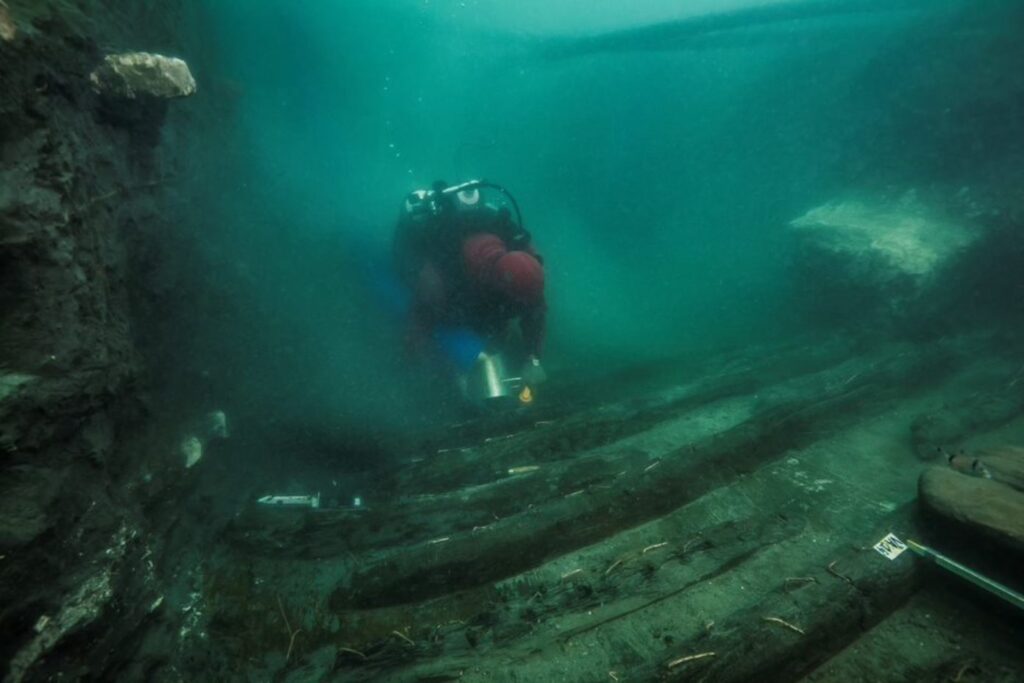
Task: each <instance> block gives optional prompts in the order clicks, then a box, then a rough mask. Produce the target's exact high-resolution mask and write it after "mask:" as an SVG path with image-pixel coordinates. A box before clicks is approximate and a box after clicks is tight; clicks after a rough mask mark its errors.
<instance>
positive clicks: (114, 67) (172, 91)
mask: <svg viewBox="0 0 1024 683" xmlns="http://www.w3.org/2000/svg"><path fill="white" fill-rule="evenodd" d="M89 80H90V82H91V83H92V87H93V90H95V91H96V92H97V93H100V94H102V95H108V96H111V97H119V98H124V99H129V100H134V99H138V98H140V97H147V96H148V97H153V98H156V99H163V100H169V99H173V98H176V97H188V96H189V95H192V94H193V93H195V91H196V81H195V79H194V78H193V77H192V72H191V71H190V70H189V68H188V64H186V63H185V61H184V60H181V59H178V58H176V57H165V56H163V55H157V54H151V53H148V52H124V53H120V54H114V55H107V57H106V59H104V60H103V64H101V65H100V66H98V67H97V68H96V69H95V70H94V71H93V72H92V73H91V74H90V75H89Z"/></svg>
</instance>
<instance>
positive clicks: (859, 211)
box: [790, 190, 983, 323]
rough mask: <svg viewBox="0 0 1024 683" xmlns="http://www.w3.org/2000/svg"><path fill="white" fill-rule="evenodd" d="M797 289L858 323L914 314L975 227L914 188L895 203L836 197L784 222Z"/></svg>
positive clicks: (974, 238) (977, 233) (975, 235)
mask: <svg viewBox="0 0 1024 683" xmlns="http://www.w3.org/2000/svg"><path fill="white" fill-rule="evenodd" d="M790 228H791V230H792V232H793V235H794V236H795V238H796V240H797V245H798V255H797V263H796V266H797V269H798V272H799V278H800V288H801V290H802V291H803V292H804V294H805V295H806V297H807V298H808V301H809V302H810V304H811V307H812V308H813V309H815V310H817V311H818V312H819V313H821V314H823V315H825V316H831V317H833V318H836V319H846V320H847V321H850V322H858V323H860V322H863V320H864V319H865V318H866V317H869V316H872V315H875V316H879V315H880V316H884V317H885V318H888V319H889V320H899V319H901V318H905V317H907V316H909V315H912V314H913V312H914V311H915V309H916V308H917V307H918V306H919V304H920V302H921V300H922V299H924V298H925V297H927V296H929V295H930V294H931V293H932V292H933V291H934V290H935V289H936V287H940V286H941V285H942V280H943V278H944V277H945V276H946V275H947V274H948V273H949V272H950V271H951V270H952V269H954V268H955V267H956V266H957V264H958V261H959V260H960V259H961V258H962V257H963V256H964V254H965V253H966V251H967V250H968V248H969V247H971V246H972V245H973V244H975V243H976V242H978V241H979V240H980V239H981V238H982V237H983V231H982V229H981V228H980V227H978V226H976V225H973V224H971V223H970V222H969V221H967V220H966V219H960V218H953V217H950V216H948V215H945V214H944V212H943V211H941V210H939V209H937V208H936V207H934V206H930V205H929V204H928V203H927V202H925V201H923V200H921V199H920V198H919V197H918V195H917V193H916V192H915V191H913V190H911V191H908V192H906V193H904V194H903V196H902V197H900V198H899V199H896V200H893V199H888V198H878V197H876V198H859V199H854V198H849V199H838V200H834V201H831V202H828V203H826V204H824V205H822V206H818V207H816V208H813V209H811V210H810V211H808V212H807V213H805V214H804V215H803V216H801V217H799V218H797V219H796V220H794V221H792V222H791V223H790Z"/></svg>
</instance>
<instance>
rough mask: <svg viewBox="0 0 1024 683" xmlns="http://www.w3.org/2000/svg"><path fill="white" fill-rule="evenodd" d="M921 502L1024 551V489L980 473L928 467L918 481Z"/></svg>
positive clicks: (935, 510) (1008, 545) (986, 535)
mask: <svg viewBox="0 0 1024 683" xmlns="http://www.w3.org/2000/svg"><path fill="white" fill-rule="evenodd" d="M918 491H919V494H920V497H921V502H922V503H923V504H924V505H925V507H926V508H927V509H928V510H930V511H932V512H934V513H935V514H938V515H939V516H941V517H943V518H945V519H948V520H951V521H953V522H956V523H958V524H960V525H962V526H964V527H965V528H967V529H970V530H971V531H974V532H977V533H978V534H980V535H982V536H985V537H987V538H990V539H992V540H994V541H996V542H997V543H999V544H1000V545H1003V546H1004V547H1006V548H1008V549H1011V550H1014V551H1017V552H1024V493H1021V492H1020V491H1018V490H1015V489H1014V488H1012V487H1011V486H1008V485H1007V484H1005V483H1003V482H1000V481H996V480H994V479H989V478H986V477H982V476H968V475H966V474H963V473H960V472H957V471H955V470H953V469H950V468H948V467H930V468H928V469H927V470H925V472H924V473H923V474H922V475H921V479H920V481H919V484H918Z"/></svg>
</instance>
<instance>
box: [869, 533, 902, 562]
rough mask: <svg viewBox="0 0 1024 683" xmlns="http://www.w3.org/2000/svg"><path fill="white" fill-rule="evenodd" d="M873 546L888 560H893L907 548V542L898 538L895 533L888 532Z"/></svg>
mask: <svg viewBox="0 0 1024 683" xmlns="http://www.w3.org/2000/svg"><path fill="white" fill-rule="evenodd" d="M873 547H874V549H875V550H877V551H878V554H879V555H882V556H883V557H885V558H886V559H889V560H895V559H896V558H897V557H899V556H900V555H902V554H903V551H905V550H906V549H907V544H906V543H904V542H903V541H901V540H900V539H898V538H897V537H896V534H893V533H890V534H888V535H886V537H885V538H883V539H882V540H881V541H879V542H878V543H876V544H875V545H874V546H873Z"/></svg>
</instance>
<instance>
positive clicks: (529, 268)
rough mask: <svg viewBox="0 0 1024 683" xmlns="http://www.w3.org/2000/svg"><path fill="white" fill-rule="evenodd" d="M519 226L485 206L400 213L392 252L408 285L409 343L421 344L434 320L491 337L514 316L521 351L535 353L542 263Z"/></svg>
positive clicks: (542, 314)
mask: <svg viewBox="0 0 1024 683" xmlns="http://www.w3.org/2000/svg"><path fill="white" fill-rule="evenodd" d="M518 232H519V231H517V230H516V229H515V226H514V224H513V223H512V221H511V220H510V217H509V215H508V213H507V212H504V211H496V210H494V209H493V208H491V207H486V206H483V207H479V208H475V207H474V208H471V209H465V208H464V207H463V208H459V209H457V210H456V209H450V210H449V211H447V212H445V214H444V215H441V216H431V217H430V218H429V220H425V221H424V220H419V221H416V220H410V219H408V217H405V216H403V218H402V219H400V220H399V225H398V229H397V231H396V233H395V243H394V250H395V253H394V255H395V262H396V266H397V269H398V273H399V275H400V277H401V278H402V280H403V281H404V283H405V284H406V285H407V286H408V287H410V288H411V289H412V292H413V301H412V306H411V310H410V314H409V330H408V341H409V343H410V345H411V346H412V347H413V348H422V347H423V346H424V345H425V344H426V343H427V340H429V339H430V337H431V334H432V332H433V330H434V329H435V328H436V327H437V326H438V325H450V326H454V327H468V328H470V329H472V330H473V331H474V332H476V333H477V334H480V335H481V336H483V337H484V338H485V339H488V340H493V339H496V338H500V337H501V336H502V335H503V334H504V333H505V331H506V330H507V328H508V324H509V323H510V322H511V321H512V320H516V319H518V321H519V328H520V332H521V335H522V339H523V344H524V346H525V348H524V352H525V353H526V354H529V355H533V356H535V357H537V358H539V357H540V355H541V352H542V351H543V344H544V333H545V323H546V318H547V304H546V301H545V298H544V269H543V266H542V265H541V259H540V256H539V255H538V254H537V252H536V251H535V250H534V248H533V245H532V244H531V243H530V242H529V238H528V237H527V238H526V239H525V240H524V239H523V236H522V235H521V234H518ZM524 242H525V243H524ZM510 244H511V245H513V246H514V248H510Z"/></svg>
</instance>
